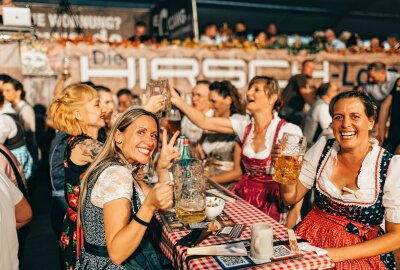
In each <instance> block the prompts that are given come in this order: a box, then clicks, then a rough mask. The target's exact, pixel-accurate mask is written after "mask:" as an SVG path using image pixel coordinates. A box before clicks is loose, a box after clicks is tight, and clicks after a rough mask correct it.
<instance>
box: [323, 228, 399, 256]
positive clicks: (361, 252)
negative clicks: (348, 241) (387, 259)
mask: <svg viewBox="0 0 400 270" xmlns="http://www.w3.org/2000/svg"><path fill="white" fill-rule="evenodd" d="M385 228H386V233H385V234H384V235H381V236H379V237H376V238H374V239H371V240H368V241H365V242H362V243H360V244H356V245H352V246H347V247H341V248H327V249H326V250H327V251H328V256H329V257H330V258H331V259H332V260H333V261H334V262H340V261H345V260H354V259H360V258H366V257H372V256H376V255H380V254H385V253H388V252H391V251H393V250H396V249H399V248H400V224H396V223H392V222H388V221H386V224H385Z"/></svg>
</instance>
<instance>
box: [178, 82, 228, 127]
mask: <svg viewBox="0 0 400 270" xmlns="http://www.w3.org/2000/svg"><path fill="white" fill-rule="evenodd" d="M171 102H172V104H174V105H175V106H176V107H178V109H180V110H181V111H182V112H183V113H184V114H185V115H186V116H187V117H188V118H189V119H190V121H192V122H193V123H194V124H195V125H196V126H198V127H199V128H201V129H205V130H210V131H214V132H219V133H227V134H232V133H234V130H233V128H232V124H231V121H230V120H229V119H227V118H222V117H207V116H205V115H204V114H203V113H202V112H200V111H198V110H196V109H195V108H193V107H192V106H190V105H189V104H187V103H186V102H184V101H183V99H181V97H180V96H179V95H178V94H177V93H176V92H175V90H173V89H171Z"/></svg>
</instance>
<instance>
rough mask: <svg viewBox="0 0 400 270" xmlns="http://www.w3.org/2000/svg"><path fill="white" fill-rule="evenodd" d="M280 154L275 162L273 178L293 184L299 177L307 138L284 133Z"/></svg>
mask: <svg viewBox="0 0 400 270" xmlns="http://www.w3.org/2000/svg"><path fill="white" fill-rule="evenodd" d="M281 146H282V156H281V157H280V158H278V160H277V162H276V164H275V173H274V175H273V179H274V180H275V181H276V182H278V183H281V184H288V185H295V184H296V183H297V179H298V178H299V175H300V171H301V166H302V164H303V157H304V154H305V152H306V147H307V140H306V137H304V136H299V135H293V134H289V133H284V134H283V137H282V139H281Z"/></svg>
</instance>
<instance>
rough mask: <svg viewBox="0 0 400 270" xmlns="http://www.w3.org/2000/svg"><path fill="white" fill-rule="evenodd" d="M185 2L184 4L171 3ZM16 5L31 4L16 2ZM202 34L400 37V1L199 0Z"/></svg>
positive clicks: (138, 1)
mask: <svg viewBox="0 0 400 270" xmlns="http://www.w3.org/2000/svg"><path fill="white" fill-rule="evenodd" d="M169 1H181V0H169ZM14 2H15V3H27V1H26V0H25V1H19V0H14ZM29 2H30V3H47V4H57V3H59V1H58V0H35V1H29ZM158 2H159V1H158V0H134V1H133V0H115V1H109V0H94V1H87V0H70V3H71V4H72V5H78V6H102V7H125V8H138V9H147V10H150V9H151V8H152V7H153V6H154V5H155V4H156V3H158ZM197 8H198V17H199V27H200V33H201V32H202V29H203V26H204V25H205V24H206V23H209V22H215V23H217V24H218V25H222V23H223V22H228V23H229V24H230V25H231V27H233V24H234V22H236V21H239V20H242V21H245V22H246V23H247V24H248V26H249V30H250V31H255V30H259V29H265V28H266V27H267V25H268V24H269V23H272V22H273V23H276V24H277V27H278V31H279V33H286V34H290V35H291V34H300V35H304V36H307V35H311V34H312V33H313V32H314V31H315V30H325V29H326V28H328V27H331V28H333V29H334V30H335V31H336V32H337V34H338V35H339V34H340V33H341V32H342V31H343V30H347V31H350V32H357V33H358V34H359V35H360V36H361V38H363V39H369V38H372V37H380V38H386V36H387V35H388V34H390V33H399V32H400V31H399V29H400V0H382V1H376V0H302V1H299V0H279V1H272V0H264V1H262V0H248V1H246V0H233V1H223V0H197Z"/></svg>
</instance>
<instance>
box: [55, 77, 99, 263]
mask: <svg viewBox="0 0 400 270" xmlns="http://www.w3.org/2000/svg"><path fill="white" fill-rule="evenodd" d="M49 113H50V117H51V119H52V120H53V122H54V126H55V128H56V129H58V130H59V131H61V132H64V133H66V134H68V135H69V138H68V143H67V146H66V149H65V155H64V169H65V185H64V187H65V188H64V191H65V199H66V201H67V203H68V210H67V213H66V215H65V217H64V222H63V224H62V233H61V239H60V246H61V249H62V255H63V259H64V262H63V263H64V265H65V267H66V268H67V269H70V268H71V267H72V268H73V267H74V266H75V262H76V258H77V256H78V254H79V247H80V244H81V243H79V241H77V240H78V239H79V237H78V236H79V230H77V223H76V220H77V213H78V196H79V186H80V184H81V179H82V177H83V175H84V173H85V171H86V169H87V168H88V166H89V165H90V163H91V162H92V161H93V160H94V158H95V157H96V155H97V154H98V153H99V151H100V149H101V147H102V143H100V142H99V141H98V140H97V137H98V133H99V130H100V128H102V127H104V126H105V122H104V117H103V111H102V110H101V108H100V106H99V98H98V95H97V92H96V90H94V89H93V88H92V87H90V86H88V85H85V84H73V85H70V86H68V87H67V88H65V89H64V90H63V91H62V92H61V93H59V95H58V96H57V97H55V99H54V100H53V102H52V103H51V105H50V109H49ZM59 237H60V236H59ZM77 249H78V252H77Z"/></svg>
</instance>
